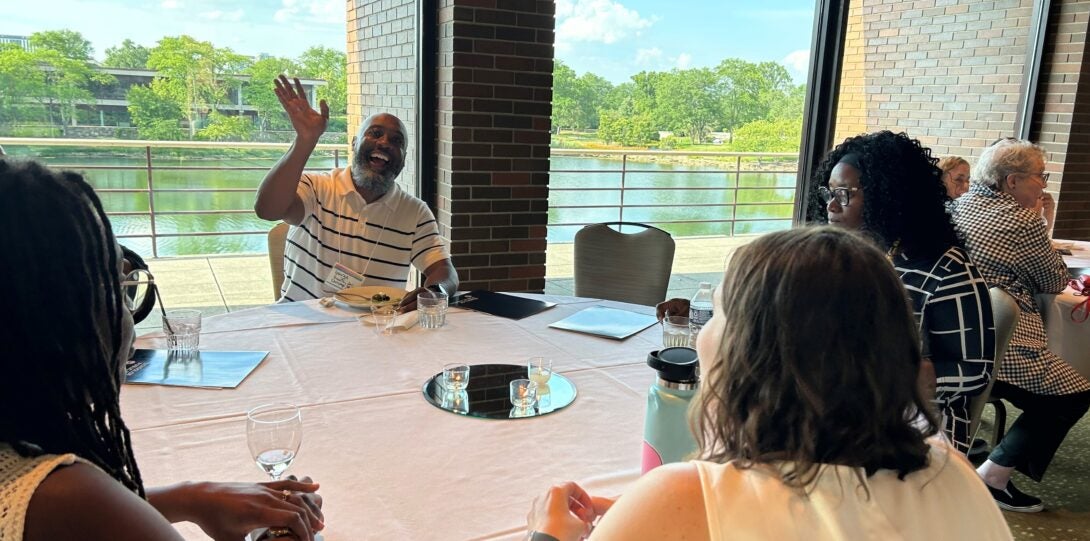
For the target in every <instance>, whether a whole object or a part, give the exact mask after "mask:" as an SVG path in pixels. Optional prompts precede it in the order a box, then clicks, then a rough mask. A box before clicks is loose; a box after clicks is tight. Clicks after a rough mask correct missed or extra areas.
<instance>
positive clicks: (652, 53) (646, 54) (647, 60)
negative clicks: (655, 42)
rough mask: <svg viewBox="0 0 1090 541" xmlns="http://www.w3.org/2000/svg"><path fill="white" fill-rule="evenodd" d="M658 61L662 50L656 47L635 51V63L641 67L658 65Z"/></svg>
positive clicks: (660, 58)
mask: <svg viewBox="0 0 1090 541" xmlns="http://www.w3.org/2000/svg"><path fill="white" fill-rule="evenodd" d="M659 60H662V50H661V49H659V48H658V47H652V48H650V49H640V50H638V51H636V63H637V64H639V65H641V66H650V65H654V64H658V62H659Z"/></svg>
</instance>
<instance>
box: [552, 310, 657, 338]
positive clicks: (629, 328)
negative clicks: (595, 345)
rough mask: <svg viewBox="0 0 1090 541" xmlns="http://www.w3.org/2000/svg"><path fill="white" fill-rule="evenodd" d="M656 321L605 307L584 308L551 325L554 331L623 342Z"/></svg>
mask: <svg viewBox="0 0 1090 541" xmlns="http://www.w3.org/2000/svg"><path fill="white" fill-rule="evenodd" d="M657 321H658V318H656V317H655V316H653V315H648V314H640V313H637V312H629V311H628V310H621V309H618V308H609V307H606V306H598V305H596V306H591V307H590V308H584V309H583V310H580V311H578V312H576V313H574V314H572V315H570V316H568V317H566V318H564V319H561V320H560V321H557V322H556V323H553V324H552V325H549V326H550V327H552V328H554V329H562V330H565V331H574V332H581V333H586V334H593V335H596V336H604V337H606V338H612V339H614V340H624V339H625V338H628V337H629V336H632V335H633V334H636V333H638V332H640V331H642V330H644V329H646V328H648V327H650V326H651V325H654V324H655V323H656V322H657Z"/></svg>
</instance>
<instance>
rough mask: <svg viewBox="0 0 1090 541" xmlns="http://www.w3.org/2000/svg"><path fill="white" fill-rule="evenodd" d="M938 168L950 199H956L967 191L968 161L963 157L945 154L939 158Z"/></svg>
mask: <svg viewBox="0 0 1090 541" xmlns="http://www.w3.org/2000/svg"><path fill="white" fill-rule="evenodd" d="M939 169H942V183H943V184H944V185H945V186H946V195H948V196H950V199H957V198H959V197H961V194H963V193H965V192H967V191H969V162H967V161H965V158H962V157H960V156H947V157H945V158H943V159H941V160H939Z"/></svg>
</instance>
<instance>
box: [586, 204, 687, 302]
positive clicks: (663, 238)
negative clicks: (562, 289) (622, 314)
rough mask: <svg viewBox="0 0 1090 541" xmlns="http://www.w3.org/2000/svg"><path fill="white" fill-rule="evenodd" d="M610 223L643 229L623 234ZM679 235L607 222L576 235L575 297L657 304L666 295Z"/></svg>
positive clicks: (628, 223) (637, 224)
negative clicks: (676, 237)
mask: <svg viewBox="0 0 1090 541" xmlns="http://www.w3.org/2000/svg"><path fill="white" fill-rule="evenodd" d="M610 226H626V227H627V226H631V227H636V228H640V229H641V230H640V231H637V232H635V233H622V232H620V231H618V230H616V229H613V228H612V227H610ZM673 264H674V239H673V238H672V237H670V234H669V233H667V232H665V231H663V230H661V229H659V228H657V227H652V226H649V225H646V224H641V223H635V222H606V223H600V224H592V225H588V226H586V227H584V228H583V229H580V230H579V232H578V233H576V234H575V295H576V296H577V297H591V298H597V299H609V300H614V301H621V302H630V303H634V304H643V305H647V306H654V305H655V304H658V303H659V302H662V301H663V300H665V299H666V289H667V287H668V286H669V284H670V268H671V267H672V266H673Z"/></svg>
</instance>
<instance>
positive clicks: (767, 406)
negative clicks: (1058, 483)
mask: <svg viewBox="0 0 1090 541" xmlns="http://www.w3.org/2000/svg"><path fill="white" fill-rule="evenodd" d="M713 304H714V310H713V314H714V315H713V316H712V319H711V320H710V321H709V322H708V323H707V324H706V325H705V326H704V328H703V329H702V330H701V332H700V335H699V336H698V337H697V350H698V351H699V353H700V355H699V357H700V371H701V374H702V381H701V385H700V390H699V392H698V395H697V397H696V399H695V400H694V402H693V407H692V408H691V410H690V411H691V415H692V424H693V433H694V434H695V435H696V437H697V441H698V443H699V450H698V451H697V455H696V457H695V459H694V460H691V461H688V462H683V463H677V464H668V465H665V466H661V467H658V468H655V469H654V470H651V471H650V472H648V473H647V474H646V475H644V476H643V477H641V478H640V479H639V480H638V481H636V483H635V484H634V485H633V486H632V487H631V488H629V489H628V490H627V491H626V492H625V494H624V496H622V497H621V498H620V499H618V500H616V502H612V501H611V500H609V499H603V498H595V497H591V496H590V495H588V494H587V493H586V492H585V491H584V490H583V489H582V488H580V487H579V486H578V485H576V484H575V483H565V484H561V485H557V486H554V487H552V488H551V489H549V490H548V492H546V493H545V494H544V495H543V496H541V497H539V498H538V499H537V500H536V501H535V502H534V505H533V508H532V510H531V512H530V514H529V516H528V517H527V520H528V523H529V529H530V530H531V534H530V537H529V539H531V540H534V541H546V540H560V541H569V540H576V539H580V538H581V537H582V536H583V535H585V534H586V533H587V531H588V530H590V529H591V527H592V526H593V531H591V532H590V539H592V540H594V539H655V540H660V541H671V540H682V539H684V540H688V541H703V540H726V539H777V540H778V539H808V540H811V539H812V540H817V541H823V540H833V539H904V540H924V539H973V540H993V539H1010V538H1011V534H1010V531H1009V530H1008V528H1007V524H1006V522H1005V521H1004V520H1003V516H1002V515H1001V514H1000V512H999V510H998V509H997V508H996V507H995V505H994V504H992V502H991V498H989V497H988V493H987V491H986V490H984V485H983V484H982V483H981V482H980V479H979V478H978V477H977V476H976V473H975V472H974V471H973V468H972V466H971V465H970V464H969V463H968V461H967V460H966V459H965V458H964V457H963V456H961V455H960V454H959V453H957V452H956V451H954V450H953V449H952V448H951V447H950V446H949V444H947V443H946V442H945V441H944V440H943V439H942V438H935V437H932V436H933V435H934V434H935V433H936V430H937V429H936V428H935V420H934V414H933V413H931V411H930V410H929V409H928V408H927V406H926V399H925V398H924V397H923V395H922V393H921V391H920V388H919V387H918V386H917V385H916V384H915V376H916V373H917V370H918V369H919V366H920V345H919V341H918V340H917V339H916V333H915V330H914V327H915V322H914V321H913V318H912V313H911V312H910V311H909V309H908V307H907V306H906V304H905V302H904V288H903V286H902V285H901V283H900V281H898V279H897V276H896V275H895V274H894V273H893V269H892V268H891V267H890V266H889V263H888V262H887V261H886V259H885V258H884V257H883V253H882V251H880V250H878V249H877V248H875V247H874V246H873V244H872V243H869V242H867V241H865V240H863V239H862V238H860V236H859V235H857V234H854V233H852V232H849V231H844V230H842V229H838V228H832V227H811V228H799V229H793V230H789V231H779V232H775V233H769V234H767V235H764V236H762V237H760V238H758V239H757V240H755V241H753V242H751V243H750V244H748V245H746V246H743V247H741V248H739V249H738V250H737V251H736V252H735V253H734V255H733V257H732V259H731V261H730V267H729V272H727V273H725V275H724V278H723V282H722V283H721V284H720V285H719V287H718V288H716V291H715V294H714V295H713ZM908 411H920V412H921V415H922V416H923V417H924V418H925V419H927V420H929V421H932V422H930V423H928V422H924V423H917V422H915V421H914V419H913V418H912V417H911V416H909V415H906V412H908ZM599 518H600V520H599ZM596 521H597V525H595V522H596Z"/></svg>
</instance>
